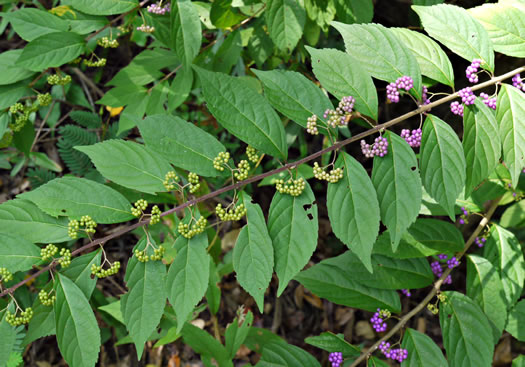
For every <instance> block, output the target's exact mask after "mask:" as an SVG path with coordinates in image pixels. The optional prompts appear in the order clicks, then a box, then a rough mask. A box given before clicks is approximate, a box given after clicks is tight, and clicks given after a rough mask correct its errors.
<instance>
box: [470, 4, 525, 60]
mask: <svg viewBox="0 0 525 367" xmlns="http://www.w3.org/2000/svg"><path fill="white" fill-rule="evenodd" d="M469 12H470V14H471V15H472V16H473V17H474V18H476V19H477V20H478V21H479V22H480V23H481V24H482V25H483V27H484V28H485V29H486V30H487V33H488V35H489V37H490V40H491V41H492V44H493V45H494V50H495V51H497V52H500V53H502V54H505V55H508V56H513V57H525V12H524V11H522V10H520V9H518V8H516V7H515V6H512V5H505V4H501V3H500V4H483V5H482V6H477V7H475V8H472V9H469Z"/></svg>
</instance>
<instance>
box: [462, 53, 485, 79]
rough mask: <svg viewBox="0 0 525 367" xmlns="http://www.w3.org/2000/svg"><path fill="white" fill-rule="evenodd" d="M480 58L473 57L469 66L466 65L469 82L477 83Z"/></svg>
mask: <svg viewBox="0 0 525 367" xmlns="http://www.w3.org/2000/svg"><path fill="white" fill-rule="evenodd" d="M481 62H482V60H480V59H474V60H472V63H471V64H470V66H469V67H467V70H466V72H465V73H466V74H467V78H468V80H469V82H471V83H477V82H478V81H479V78H478V69H479V67H480V65H481Z"/></svg>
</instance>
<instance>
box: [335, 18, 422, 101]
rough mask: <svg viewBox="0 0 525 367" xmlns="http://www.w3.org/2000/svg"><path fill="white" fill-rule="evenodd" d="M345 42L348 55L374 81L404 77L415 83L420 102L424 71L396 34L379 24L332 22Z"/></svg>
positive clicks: (415, 92)
mask: <svg viewBox="0 0 525 367" xmlns="http://www.w3.org/2000/svg"><path fill="white" fill-rule="evenodd" d="M332 25H333V26H334V27H335V29H337V30H338V31H339V33H341V36H342V37H343V39H344V41H345V47H346V52H348V53H349V54H350V55H351V56H352V57H353V58H355V59H356V60H357V62H358V63H360V64H361V66H362V67H363V68H364V69H365V70H366V71H367V72H369V73H370V74H371V75H372V76H373V77H375V78H377V79H381V80H384V81H387V82H395V81H396V79H397V78H399V77H401V76H405V75H407V76H410V77H411V78H412V79H413V80H414V88H415V90H414V89H413V90H412V91H413V92H414V96H416V97H417V98H418V99H420V98H421V91H422V89H421V71H420V70H419V65H418V63H417V60H416V58H415V57H414V55H413V54H412V52H411V51H410V50H409V49H408V48H407V47H406V46H405V45H404V44H403V43H401V41H400V40H399V39H398V38H397V37H396V35H395V34H394V32H392V31H391V30H390V29H388V28H385V27H383V26H382V25H380V24H374V23H372V24H343V23H339V22H332Z"/></svg>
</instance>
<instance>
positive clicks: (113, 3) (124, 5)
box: [62, 0, 139, 15]
mask: <svg viewBox="0 0 525 367" xmlns="http://www.w3.org/2000/svg"><path fill="white" fill-rule="evenodd" d="M62 5H69V6H71V7H72V8H74V9H77V10H79V11H81V12H82V13H86V14H91V15H115V14H121V13H125V12H127V11H130V10H133V9H135V8H136V7H137V6H138V5H139V4H138V1H137V0H97V1H92V0H62Z"/></svg>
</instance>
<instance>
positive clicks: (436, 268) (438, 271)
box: [430, 261, 452, 284]
mask: <svg viewBox="0 0 525 367" xmlns="http://www.w3.org/2000/svg"><path fill="white" fill-rule="evenodd" d="M430 268H431V269H432V272H433V273H434V275H435V276H436V277H437V278H439V277H441V276H442V275H443V267H442V266H441V264H440V263H439V261H433V262H432V263H431V264H430ZM443 283H444V284H452V277H451V276H450V275H449V276H447V277H446V278H445V280H444V281H443Z"/></svg>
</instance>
